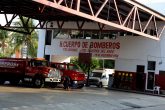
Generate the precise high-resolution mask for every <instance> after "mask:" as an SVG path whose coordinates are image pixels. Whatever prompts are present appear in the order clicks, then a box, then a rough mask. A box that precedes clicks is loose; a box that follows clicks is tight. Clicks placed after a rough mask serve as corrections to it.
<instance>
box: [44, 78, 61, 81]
mask: <svg viewBox="0 0 165 110" xmlns="http://www.w3.org/2000/svg"><path fill="white" fill-rule="evenodd" d="M45 82H61V79H57V78H45Z"/></svg>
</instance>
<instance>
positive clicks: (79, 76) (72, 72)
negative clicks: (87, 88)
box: [51, 62, 86, 88]
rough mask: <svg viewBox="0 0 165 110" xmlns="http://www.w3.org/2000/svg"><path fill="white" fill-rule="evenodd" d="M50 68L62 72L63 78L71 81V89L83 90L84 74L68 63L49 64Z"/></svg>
mask: <svg viewBox="0 0 165 110" xmlns="http://www.w3.org/2000/svg"><path fill="white" fill-rule="evenodd" d="M51 66H52V67H55V68H58V69H60V70H61V71H62V73H63V75H62V77H64V76H68V77H69V78H70V81H71V87H74V88H83V87H84V84H85V80H86V78H85V73H83V72H82V71H81V70H80V69H79V68H78V67H77V66H76V65H74V64H70V63H55V62H51Z"/></svg>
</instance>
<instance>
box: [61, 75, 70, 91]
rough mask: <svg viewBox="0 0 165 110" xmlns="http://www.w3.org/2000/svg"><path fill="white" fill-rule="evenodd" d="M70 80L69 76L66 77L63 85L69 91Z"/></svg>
mask: <svg viewBox="0 0 165 110" xmlns="http://www.w3.org/2000/svg"><path fill="white" fill-rule="evenodd" d="M69 84H70V78H69V77H68V76H64V78H63V85H64V89H66V90H69Z"/></svg>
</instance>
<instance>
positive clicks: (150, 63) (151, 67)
mask: <svg viewBox="0 0 165 110" xmlns="http://www.w3.org/2000/svg"><path fill="white" fill-rule="evenodd" d="M155 67H156V62H155V61H148V70H155Z"/></svg>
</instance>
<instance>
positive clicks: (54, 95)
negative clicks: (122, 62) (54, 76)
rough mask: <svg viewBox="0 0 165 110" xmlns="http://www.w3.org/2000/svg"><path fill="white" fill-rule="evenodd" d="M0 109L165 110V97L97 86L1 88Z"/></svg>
mask: <svg viewBox="0 0 165 110" xmlns="http://www.w3.org/2000/svg"><path fill="white" fill-rule="evenodd" d="M0 110H165V98H163V97H158V96H149V95H142V94H134V93H127V92H118V91H110V90H106V89H100V88H95V87H90V88H83V89H72V90H70V91H65V90H63V89H62V88H56V89H50V88H42V89H35V88H25V87H10V86H0Z"/></svg>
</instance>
